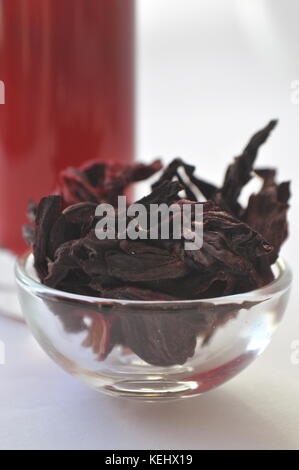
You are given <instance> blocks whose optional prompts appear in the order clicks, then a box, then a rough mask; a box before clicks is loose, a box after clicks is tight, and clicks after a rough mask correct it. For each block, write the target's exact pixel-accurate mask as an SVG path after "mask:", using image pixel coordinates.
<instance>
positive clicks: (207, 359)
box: [16, 254, 292, 401]
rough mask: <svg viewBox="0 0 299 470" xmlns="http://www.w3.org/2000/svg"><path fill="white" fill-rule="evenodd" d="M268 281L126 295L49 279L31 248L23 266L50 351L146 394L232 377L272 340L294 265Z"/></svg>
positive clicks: (63, 362) (107, 384)
mask: <svg viewBox="0 0 299 470" xmlns="http://www.w3.org/2000/svg"><path fill="white" fill-rule="evenodd" d="M274 272H275V280H274V281H273V282H271V283H270V284H268V285H267V286H265V287H263V288H261V289H258V290H255V291H251V292H248V293H243V294H239V295H232V296H226V297H218V298H213V299H204V300H184V301H163V302H161V301H127V300H114V299H102V298H96V297H88V296H83V295H76V294H72V293H67V292H63V291H60V290H55V289H51V288H48V287H46V286H44V285H42V284H41V283H40V282H39V281H38V280H37V278H36V275H35V272H34V269H33V258H32V254H29V255H27V256H26V257H24V258H20V259H19V260H18V262H17V265H16V278H17V284H18V291H19V298H20V302H21V307H22V310H23V313H24V316H25V319H26V321H27V323H28V325H29V327H30V329H31V331H32V333H33V335H34V336H35V338H36V339H37V341H38V342H39V344H40V345H41V347H42V348H43V349H44V350H45V351H46V353H47V354H48V355H49V356H50V357H51V358H52V359H53V360H54V361H55V362H57V363H58V364H59V365H60V366H61V367H62V368H63V369H65V370H66V371H67V372H69V373H70V374H72V375H74V376H75V377H77V378H78V379H79V380H81V381H82V382H84V383H86V384H87V385H89V386H90V387H93V388H95V389H96V390H98V391H100V392H104V393H107V394H110V395H114V396H121V397H133V398H137V399H138V398H139V399H143V400H150V401H154V400H161V399H174V398H183V397H190V396H195V395H200V394H202V393H204V392H206V391H208V390H211V389H213V388H215V387H217V386H219V385H221V384H223V383H224V382H226V381H227V380H229V379H231V378H232V377H234V376H235V375H237V374H238V373H239V372H241V371H242V370H243V369H245V367H247V366H248V365H249V364H250V363H251V362H252V361H253V360H254V359H255V358H256V357H257V356H258V355H259V354H260V353H261V352H262V351H264V349H265V348H266V346H267V345H268V344H269V342H270V340H271V338H272V335H273V333H274V331H275V330H276V327H277V325H278V324H279V322H280V320H281V319H282V316H283V313H284V311H285V308H286V305H287V301H288V297H289V291H290V285H291V277H292V276H291V272H290V270H289V268H288V267H287V265H286V264H285V262H284V261H283V260H281V259H279V260H278V261H277V262H276V264H275V266H274Z"/></svg>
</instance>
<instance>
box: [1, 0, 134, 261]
mask: <svg viewBox="0 0 299 470" xmlns="http://www.w3.org/2000/svg"><path fill="white" fill-rule="evenodd" d="M133 69H134V0H0V80H1V81H3V82H4V85H5V104H4V105H0V245H1V246H2V247H4V248H7V249H10V250H12V251H14V252H15V253H21V252H22V251H23V250H24V249H25V244H24V242H23V240H22V236H21V226H22V224H23V223H25V222H26V207H27V201H28V200H29V199H33V200H35V201H39V199H40V198H41V197H42V196H43V195H46V194H49V193H50V192H51V191H52V190H53V188H54V187H55V182H56V178H57V174H58V172H59V171H60V170H61V169H63V168H65V167H67V166H79V165H80V164H81V163H82V162H83V161H85V160H89V159H93V158H99V159H101V160H104V161H122V162H129V161H130V160H131V159H132V158H133V118H134V104H133V101H134V100H133V85H134V70H133Z"/></svg>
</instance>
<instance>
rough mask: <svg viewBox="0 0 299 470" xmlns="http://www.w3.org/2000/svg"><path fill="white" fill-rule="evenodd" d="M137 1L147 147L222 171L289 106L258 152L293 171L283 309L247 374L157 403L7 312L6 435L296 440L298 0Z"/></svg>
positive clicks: (1, 330)
mask: <svg viewBox="0 0 299 470" xmlns="http://www.w3.org/2000/svg"><path fill="white" fill-rule="evenodd" d="M138 1H139V7H140V10H139V17H138V18H139V27H140V30H139V41H140V42H139V62H138V65H139V86H138V93H139V96H140V100H139V104H138V114H139V120H138V122H139V131H138V135H139V139H138V145H137V150H138V155H139V158H140V159H143V160H144V159H148V160H149V159H150V157H151V156H153V155H157V154H162V155H164V156H165V157H166V158H167V159H168V160H169V159H170V158H171V157H173V156H176V155H177V154H180V155H182V156H184V157H186V158H187V160H188V161H191V162H192V161H193V162H194V163H197V164H198V165H199V166H200V175H201V176H207V177H209V178H210V179H214V178H216V180H217V179H219V178H220V177H221V175H222V174H223V169H224V167H225V166H226V164H227V163H228V161H229V159H230V158H231V156H232V155H236V154H237V153H238V152H239V151H240V150H241V149H242V147H243V146H244V144H245V143H246V140H247V138H248V137H249V136H250V134H251V133H252V132H254V131H255V130H256V129H257V128H258V127H259V126H260V127H261V126H263V125H264V124H265V123H266V122H267V121H268V120H269V119H271V118H273V117H279V118H280V119H281V123H280V127H279V129H278V130H277V131H276V132H275V135H273V137H271V140H270V142H269V143H267V146H265V148H264V149H263V151H262V153H261V157H260V165H261V166H266V165H273V166H278V167H279V168H280V169H281V171H280V176H281V178H287V179H288V178H292V179H293V182H294V184H293V198H292V207H293V211H292V212H291V233H292V234H293V235H292V236H291V238H290V240H289V242H288V243H287V245H286V248H285V249H284V256H285V257H286V259H287V260H288V261H289V262H290V264H291V266H292V267H293V270H294V274H295V279H294V288H293V292H292V295H291V299H290V303H289V307H288V310H287V314H286V316H285V318H284V321H283V322H282V324H281V326H280V327H279V329H278V331H277V333H276V335H275V336H274V339H273V341H272V343H271V344H270V346H269V347H268V349H267V350H266V351H265V353H264V354H263V355H262V356H261V357H260V358H258V359H257V360H256V361H255V362H254V363H253V364H252V365H251V366H250V367H249V368H248V369H246V370H245V371H244V372H242V373H241V374H240V375H239V376H237V377H236V378H234V379H233V380H231V381H230V382H228V383H227V384H225V385H223V386H222V387H220V388H219V389H216V390H214V391H211V392H209V393H208V394H206V395H204V396H202V397H199V398H194V399H187V400H185V401H176V402H171V403H161V404H142V403H135V402H130V401H125V400H118V399H116V398H110V397H107V396H104V395H101V394H98V393H96V392H94V391H92V390H90V389H88V388H87V387H86V386H85V385H82V384H80V383H79V382H77V381H76V380H75V379H73V378H72V377H70V376H68V375H67V374H66V373H65V372H63V371H62V370H60V369H59V368H58V366H56V365H55V364H54V363H52V361H51V360H50V359H49V358H48V357H47V356H46V355H45V353H44V352H43V351H41V349H40V348H39V346H38V345H37V344H36V342H35V340H34V339H33V338H32V337H31V335H30V333H29V331H28V329H27V327H26V326H25V325H24V324H21V323H18V322H15V321H12V320H9V319H7V318H4V317H1V316H0V341H4V342H5V344H6V364H5V365H0V448H1V449H142V448H144V449H174V448H178V449H182V448H183V449H219V448H220V449H299V364H298V365H295V364H293V363H292V361H291V353H292V349H291V345H292V343H293V342H294V341H295V340H299V312H298V303H299V291H298V279H297V266H298V263H299V254H298V248H297V238H298V237H296V233H297V234H298V231H299V223H298V221H297V207H298V204H299V200H298V193H297V191H296V188H298V187H299V176H298V175H299V164H298V155H299V152H298V148H299V140H298V129H299V104H298V105H295V104H294V103H292V102H291V99H290V84H291V82H292V80H295V79H299V66H298V65H299V63H298V51H297V44H298V40H299V32H298V27H297V20H296V18H298V9H299V6H298V2H296V0H289V2H288V7H287V8H286V5H285V2H283V1H282V0H278V1H275V2H273V1H272V0H270V1H269V0H263V1H261V0H249V1H248V0H242V1H240V2H239V1H237V2H236V1H235V0H227V1H226V2H225V7H224V3H223V2H222V0H201V2H198V1H197V0H188V8H187V7H186V4H187V2H186V1H185V0H163V2H161V0H152V1H151V2H147V1H146V0H138ZM189 7H190V8H189ZM192 8H194V9H195V10H196V9H197V10H196V11H195V10H194V13H192ZM219 9H221V10H219ZM218 13H219V14H218ZM203 157H204V158H203ZM0 270H1V266H0Z"/></svg>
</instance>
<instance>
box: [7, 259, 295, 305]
mask: <svg viewBox="0 0 299 470" xmlns="http://www.w3.org/2000/svg"><path fill="white" fill-rule="evenodd" d="M32 259H33V255H32V252H31V251H30V252H28V253H26V254H25V255H23V256H20V257H18V258H17V260H16V263H15V277H16V282H17V284H18V285H19V286H21V287H22V288H24V289H26V290H27V291H30V292H31V293H33V294H35V295H37V296H38V297H48V298H52V299H53V300H54V299H55V300H56V301H59V300H60V301H63V300H67V301H70V300H72V301H74V302H75V301H78V302H79V303H85V304H93V305H95V304H99V305H103V304H108V305H109V306H111V305H112V304H113V305H119V306H121V305H126V306H130V305H132V306H138V305H140V306H142V305H144V306H146V305H160V304H161V305H163V306H165V307H167V306H170V305H172V306H173V305H176V304H177V305H182V306H184V305H185V306H186V307H187V306H188V305H189V306H190V305H192V306H193V305H194V304H195V305H196V304H206V303H213V304H215V305H216V304H218V305H219V304H226V303H242V302H245V301H246V302H248V301H250V300H251V301H254V302H257V301H264V300H267V299H269V298H270V297H273V296H274V295H275V294H279V295H280V294H281V293H282V292H284V291H286V290H288V289H289V287H290V285H291V282H292V271H291V269H290V267H289V265H288V264H287V263H286V262H285V261H284V259H282V258H278V259H277V260H276V262H275V263H274V265H273V266H274V268H275V270H276V271H277V274H276V277H275V279H274V280H273V281H271V282H270V283H268V284H266V285H265V286H263V287H260V288H258V289H255V290H251V291H248V292H243V293H241V294H232V295H227V296H222V297H211V298H205V299H182V300H180V299H178V300H128V299H110V298H102V297H93V296H88V295H81V294H74V293H72V292H65V291H62V290H59V289H54V288H52V287H48V286H46V285H44V284H42V283H41V282H39V281H38V280H36V279H34V278H33V277H32V276H30V274H29V273H28V267H27V264H28V262H30V261H32ZM31 267H32V264H31Z"/></svg>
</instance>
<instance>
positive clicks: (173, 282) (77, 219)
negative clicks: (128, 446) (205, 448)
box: [24, 121, 290, 366]
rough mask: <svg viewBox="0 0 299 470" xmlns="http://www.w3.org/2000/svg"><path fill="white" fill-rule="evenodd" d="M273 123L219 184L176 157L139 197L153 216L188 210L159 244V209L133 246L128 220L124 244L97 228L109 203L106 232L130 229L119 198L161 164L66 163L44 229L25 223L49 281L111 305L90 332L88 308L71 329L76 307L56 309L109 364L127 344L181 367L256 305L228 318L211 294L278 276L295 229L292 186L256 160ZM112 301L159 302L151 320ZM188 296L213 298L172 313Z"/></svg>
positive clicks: (32, 212) (39, 220)
mask: <svg viewBox="0 0 299 470" xmlns="http://www.w3.org/2000/svg"><path fill="white" fill-rule="evenodd" d="M275 126H276V121H271V122H270V123H269V124H268V125H267V126H266V127H265V128H264V129H262V130H260V131H259V132H257V133H256V134H255V135H254V136H253V137H252V138H251V139H250V141H249V143H248V144H247V146H246V147H245V149H244V151H243V152H242V154H241V155H240V156H239V157H237V158H235V160H234V162H233V163H232V164H231V165H230V166H229V167H228V169H227V171H226V173H225V178H224V182H223V185H222V186H221V187H217V186H215V185H213V184H212V183H210V182H206V181H204V180H202V179H200V178H199V177H198V176H197V175H195V167H194V166H192V165H188V164H186V163H185V162H183V161H182V160H181V159H175V160H173V161H172V162H171V163H170V164H169V165H168V166H167V167H166V168H165V169H164V171H163V172H162V174H161V175H160V176H159V178H158V179H157V181H156V182H155V183H154V184H153V185H152V191H151V193H150V194H148V195H147V196H145V197H143V198H142V199H140V200H139V201H137V203H138V204H139V205H142V206H143V207H144V208H145V209H146V210H147V211H148V210H149V209H152V208H153V205H157V204H158V205H159V204H165V205H166V206H167V207H170V206H172V205H173V204H175V205H176V207H177V208H178V210H177V211H169V212H168V213H167V215H166V216H164V219H161V218H160V219H157V220H158V221H157V222H156V226H155V227H154V228H155V230H156V234H157V236H156V237H155V238H154V239H152V238H151V237H150V234H151V233H150V231H151V230H152V228H153V227H152V226H151V225H150V223H149V222H150V221H151V218H150V216H149V213H147V216H146V218H145V220H144V224H143V225H142V224H139V226H138V232H139V235H141V234H142V237H139V238H137V239H136V240H131V239H128V237H125V239H124V237H123V231H122V230H123V229H120V225H121V224H120V222H119V226H117V227H116V228H117V230H116V233H115V234H114V237H113V236H112V237H110V238H109V237H108V238H105V239H99V238H98V237H97V236H96V228H97V226H98V223H99V221H101V220H102V218H101V217H100V216H99V215H96V207H97V205H98V204H99V203H102V202H104V203H109V204H111V205H112V206H114V208H115V212H114V213H113V214H110V213H107V215H106V222H107V225H108V226H109V221H110V218H111V222H113V220H115V215H118V216H119V219H118V220H121V221H122V222H124V223H125V226H127V225H128V224H129V223H130V222H132V220H133V217H132V216H131V215H128V213H127V211H126V208H125V210H124V209H119V208H118V207H117V200H118V196H121V195H123V194H124V193H125V192H126V190H127V188H128V187H129V185H130V184H131V183H134V182H137V181H140V180H144V179H146V178H148V177H150V176H152V175H153V174H155V173H156V172H157V171H158V170H160V169H161V163H160V161H158V160H157V161H155V162H153V163H152V164H151V165H142V164H135V165H131V166H121V165H106V164H104V163H99V162H88V163H87V164H85V165H83V166H82V167H81V168H79V169H75V168H68V169H66V170H65V171H64V172H62V173H61V174H60V178H59V184H58V187H57V189H56V191H55V194H54V195H50V196H47V197H45V198H43V199H42V200H41V201H40V203H39V204H38V205H37V206H36V205H34V204H33V203H32V202H31V203H30V205H29V210H28V213H29V218H30V221H31V222H34V225H35V226H34V227H32V226H26V227H25V229H24V234H25V237H26V238H27V240H28V241H29V242H30V244H31V246H32V248H33V254H34V266H35V269H36V271H37V273H38V276H39V277H40V280H41V282H43V283H44V284H46V285H47V286H49V287H53V288H56V289H60V290H64V291H68V292H73V293H77V294H83V295H89V296H94V297H101V298H106V299H107V298H108V299H112V300H111V302H112V305H111V309H110V311H108V312H106V313H105V314H104V313H102V312H101V313H100V312H99V311H97V312H93V313H92V320H91V321H90V325H89V326H88V327H87V326H86V324H85V323H84V321H83V318H84V316H86V315H87V314H86V312H85V310H84V308H83V309H82V310H80V314H79V315H78V314H76V315H75V314H74V315H73V325H72V313H71V309H70V307H69V306H67V312H61V311H59V312H58V311H57V310H56V307H55V305H54V304H53V305H51V309H52V310H53V311H54V313H56V314H57V315H58V316H60V317H61V318H62V319H63V320H62V321H63V322H64V324H65V327H66V328H68V330H72V331H78V332H79V331H82V329H83V330H85V329H87V330H88V336H87V338H86V340H85V341H84V343H83V345H84V346H85V347H90V348H92V349H93V350H94V352H95V353H96V354H97V357H98V358H99V359H101V360H102V359H104V358H105V357H107V355H108V354H109V353H110V352H111V351H112V349H113V347H114V346H115V345H116V344H121V345H123V346H125V347H128V348H129V349H130V350H131V351H133V352H134V353H135V354H137V355H138V356H139V357H140V358H141V359H143V360H144V361H146V362H148V363H150V364H154V365H160V366H169V365H175V364H183V363H184V362H186V360H188V358H191V357H192V356H193V355H194V351H195V347H196V344H197V337H198V336H201V337H202V338H203V341H204V343H206V342H207V341H208V340H209V338H210V337H211V336H212V334H213V332H214V331H215V329H216V328H217V327H218V326H219V325H221V324H224V323H225V322H226V321H228V319H230V318H233V317H234V316H235V315H237V313H238V312H239V310H240V309H241V308H245V309H249V308H251V306H252V304H249V303H248V302H247V303H245V304H244V305H243V304H242V305H241V306H240V305H238V304H233V303H228V304H226V305H224V306H223V309H222V311H221V312H219V309H218V310H216V309H215V306H214V305H213V304H212V303H211V302H209V301H208V299H209V298H211V297H218V296H226V295H232V294H238V293H241V292H246V291H250V290H253V289H256V288H259V287H262V286H264V285H265V284H267V283H268V282H270V281H271V280H273V272H272V267H271V266H272V264H273V263H274V262H275V260H276V259H277V257H278V254H279V250H280V247H281V244H282V243H283V242H284V240H285V239H286V237H287V234H288V224H287V211H288V207H289V205H288V201H289V198H290V190H289V183H287V182H285V183H280V184H278V183H276V180H275V176H276V174H275V170H273V169H262V170H261V169H260V170H259V169H256V168H255V160H256V157H257V153H258V150H259V147H260V146H261V145H262V144H263V143H264V142H265V141H266V140H267V138H268V137H269V135H270V133H271V132H272V130H273V129H274V127H275ZM254 177H256V178H262V181H263V185H262V188H261V190H260V191H259V192H258V193H256V194H252V195H251V197H250V198H249V202H248V205H247V207H243V206H242V205H241V204H240V201H239V196H240V194H241V191H242V189H243V187H244V186H245V185H246V184H247V183H248V182H249V181H250V179H251V178H254ZM186 205H188V206H189V208H190V229H189V235H190V233H191V232H192V229H194V228H195V227H196V224H198V221H197V219H196V214H197V209H198V208H200V209H201V212H202V221H201V225H202V230H203V244H202V246H200V247H199V248H198V249H195V250H187V249H186V245H185V242H186V240H187V239H188V237H187V235H188V232H186V230H184V229H183V218H182V217H181V212H182V211H183V208H184V207H185V206H186ZM117 211H118V212H117ZM165 217H166V220H165ZM165 221H166V222H167V224H168V226H169V227H170V232H169V239H165V238H164V237H163V236H162V235H161V234H162V229H163V223H165ZM178 221H179V224H181V226H182V227H181V228H182V230H181V236H180V237H179V238H177V237H175V235H174V229H173V227H174V222H178ZM107 231H108V229H107ZM191 234H192V233H191ZM113 299H123V300H138V301H140V300H143V301H144V300H145V301H156V302H157V304H153V305H154V307H153V311H152V312H150V313H148V312H147V313H146V314H145V313H143V312H142V310H141V308H140V306H138V305H137V306H136V309H134V311H133V312H132V306H130V307H128V308H129V310H130V311H128V313H127V314H126V313H125V312H124V310H122V312H120V311H119V310H120V309H118V307H117V305H116V304H115V305H114V304H113ZM186 299H188V300H196V299H207V301H204V302H201V303H200V305H199V304H194V305H193V306H191V308H190V310H189V311H188V312H187V313H186V312H184V313H181V312H180V310H177V309H176V307H175V306H174V307H173V309H174V310H173V311H170V312H169V307H168V310H167V311H165V309H164V308H163V307H161V304H159V302H161V301H167V302H170V303H171V301H173V300H177V301H180V300H186ZM76 311H77V310H76ZM64 313H65V314H64ZM80 316H81V318H80ZM87 316H88V315H87Z"/></svg>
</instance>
